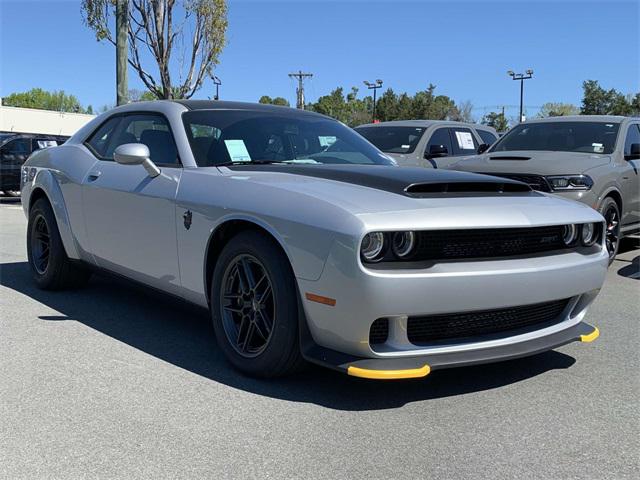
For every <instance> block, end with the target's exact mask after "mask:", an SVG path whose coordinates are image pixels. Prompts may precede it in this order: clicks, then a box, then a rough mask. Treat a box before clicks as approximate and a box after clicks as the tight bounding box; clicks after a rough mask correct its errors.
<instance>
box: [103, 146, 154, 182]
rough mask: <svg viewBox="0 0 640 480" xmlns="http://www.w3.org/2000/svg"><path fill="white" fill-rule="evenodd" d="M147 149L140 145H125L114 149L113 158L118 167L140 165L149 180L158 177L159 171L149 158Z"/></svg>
mask: <svg viewBox="0 0 640 480" xmlns="http://www.w3.org/2000/svg"><path fill="white" fill-rule="evenodd" d="M150 156H151V154H150V153H149V148H148V147H147V146H146V145H143V144H142V143H125V144H124V145H120V146H119V147H117V148H116V150H115V152H113V158H114V159H115V161H116V162H118V163H119V164H120V165H142V166H143V167H144V169H145V170H146V171H147V173H148V174H149V176H150V177H151V178H154V177H157V176H158V175H160V169H159V168H158V167H157V166H156V164H155V163H153V162H152V161H151V158H149V157H150Z"/></svg>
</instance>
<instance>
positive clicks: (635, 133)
mask: <svg viewBox="0 0 640 480" xmlns="http://www.w3.org/2000/svg"><path fill="white" fill-rule="evenodd" d="M634 143H640V125H638V124H637V123H634V124H632V125H629V130H627V138H626V139H625V141H624V154H625V155H629V154H630V153H631V145H632V144H634Z"/></svg>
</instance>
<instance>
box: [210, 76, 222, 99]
mask: <svg viewBox="0 0 640 480" xmlns="http://www.w3.org/2000/svg"><path fill="white" fill-rule="evenodd" d="M211 80H213V84H214V85H215V86H216V96H215V97H214V100H220V95H218V92H219V91H218V87H220V85H222V81H221V80H220V78H219V77H217V76H215V75H212V76H211Z"/></svg>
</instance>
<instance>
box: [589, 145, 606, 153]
mask: <svg viewBox="0 0 640 480" xmlns="http://www.w3.org/2000/svg"><path fill="white" fill-rule="evenodd" d="M591 146H592V147H593V151H594V152H596V153H602V152H604V145H603V144H602V143H592V144H591Z"/></svg>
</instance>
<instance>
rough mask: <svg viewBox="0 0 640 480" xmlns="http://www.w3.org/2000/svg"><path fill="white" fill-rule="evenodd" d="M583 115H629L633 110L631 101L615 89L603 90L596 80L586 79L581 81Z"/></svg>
mask: <svg viewBox="0 0 640 480" xmlns="http://www.w3.org/2000/svg"><path fill="white" fill-rule="evenodd" d="M582 89H583V90H584V94H583V97H582V109H581V113H582V114H583V115H630V114H631V113H632V111H633V107H632V105H631V103H629V102H627V99H626V98H625V96H624V95H623V94H622V93H620V92H618V91H617V90H615V89H613V88H612V89H611V90H605V89H604V88H602V87H601V86H600V84H599V83H598V81H597V80H586V81H584V82H583V83H582Z"/></svg>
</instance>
